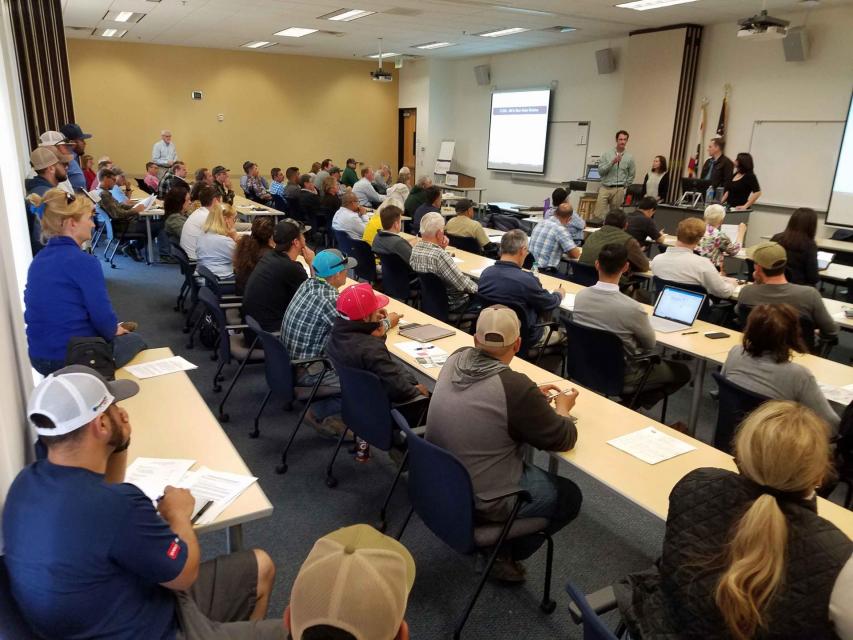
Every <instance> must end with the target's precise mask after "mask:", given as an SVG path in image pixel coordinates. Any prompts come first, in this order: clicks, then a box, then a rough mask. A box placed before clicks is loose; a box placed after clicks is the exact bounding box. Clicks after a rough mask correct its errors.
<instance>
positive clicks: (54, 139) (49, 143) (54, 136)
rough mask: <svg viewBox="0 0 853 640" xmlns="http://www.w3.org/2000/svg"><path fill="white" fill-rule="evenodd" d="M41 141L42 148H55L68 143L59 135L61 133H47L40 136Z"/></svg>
mask: <svg viewBox="0 0 853 640" xmlns="http://www.w3.org/2000/svg"><path fill="white" fill-rule="evenodd" d="M39 140H40V141H41V142H40V144H39V146H40V147H55V146H56V145H58V144H65V143H66V142H68V141H67V140H66V139H65V136H64V135H62V134H61V133H59V131H45V132H44V133H43V134H41V135H40V136H39Z"/></svg>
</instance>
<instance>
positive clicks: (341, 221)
mask: <svg viewBox="0 0 853 640" xmlns="http://www.w3.org/2000/svg"><path fill="white" fill-rule="evenodd" d="M367 220H368V218H367V216H366V215H365V210H364V207H362V206H360V205H359V204H358V196H356V195H355V193H353V192H352V191H348V192H346V193H345V194H344V195H343V196H341V208H340V209H338V210H337V212H336V213H335V215H334V217H333V218H332V229H334V230H335V231H343V232H344V233H346V234H347V235H348V236H349V237H350V238H352V239H353V240H361V236H362V235H363V234H364V227H365V225H366V224H367Z"/></svg>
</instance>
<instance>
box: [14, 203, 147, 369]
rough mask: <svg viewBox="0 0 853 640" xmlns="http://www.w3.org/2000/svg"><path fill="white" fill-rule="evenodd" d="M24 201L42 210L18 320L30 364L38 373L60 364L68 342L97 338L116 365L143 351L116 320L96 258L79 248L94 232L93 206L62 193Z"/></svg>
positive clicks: (140, 342) (138, 341)
mask: <svg viewBox="0 0 853 640" xmlns="http://www.w3.org/2000/svg"><path fill="white" fill-rule="evenodd" d="M28 200H29V202H30V203H32V204H33V205H34V206H36V207H40V208H42V207H43V213H42V221H41V224H42V240H43V241H44V242H46V243H47V244H46V246H45V247H44V249H42V250H41V251H39V252H38V254H37V255H36V256H35V258H33V261H32V262H31V263H30V268H29V271H28V272H27V285H26V288H25V289H24V306H25V311H24V321H25V322H26V325H27V345H28V352H29V356H30V363H31V364H32V366H33V368H34V369H35V370H36V371H38V372H39V373H41V374H42V375H48V374H50V373H52V372H54V371H56V370H57V369H61V368H62V367H63V366H65V354H66V350H67V348H68V342H69V340H70V339H71V338H78V337H98V336H100V337H101V338H103V339H104V340H106V341H107V342H109V343H111V344H112V348H113V359H114V361H115V365H116V367H123V366H124V365H126V364H127V363H128V362H130V360H132V359H133V357H134V356H135V355H136V354H137V353H139V352H140V351H142V350H143V349H145V348H146V347H147V345H146V344H145V341H144V340H143V339H142V338H141V337H140V336H139V335H137V334H135V333H130V332H128V331H127V329H125V328H124V327H123V326H122V325H121V324H119V322H118V318H117V317H116V314H115V311H113V307H112V304H111V303H110V298H109V295H108V294H107V284H106V281H105V280H104V274H103V271H101V265H100V263H99V262H98V259H97V258H96V257H95V256H93V255H91V254H89V253H86V252H84V251H83V250H82V247H83V243H84V242H86V241H87V240H90V239H91V238H92V230H93V229H94V228H95V222H94V214H95V212H94V209H95V207H94V204H93V203H92V201H91V200H90V199H89V198H86V197H83V196H80V197H75V196H73V195H71V194H69V193H67V192H66V191H63V190H62V189H50V190H48V191H46V192H45V194H44V196H42V197H39V196H37V195H35V194H33V195H30V196H29V198H28Z"/></svg>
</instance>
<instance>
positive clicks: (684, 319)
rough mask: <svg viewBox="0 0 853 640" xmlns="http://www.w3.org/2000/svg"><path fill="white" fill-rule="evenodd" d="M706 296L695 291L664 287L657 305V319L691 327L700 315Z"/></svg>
mask: <svg viewBox="0 0 853 640" xmlns="http://www.w3.org/2000/svg"><path fill="white" fill-rule="evenodd" d="M704 300H705V296H704V295H703V294H701V293H696V292H695V291H687V290H685V289H676V288H675V287H664V289H663V292H662V293H661V294H660V296H659V297H658V301H657V304H655V313H654V315H655V317H658V318H665V319H667V320H675V321H676V322H681V323H682V324H686V325H691V324H693V321H694V320H695V319H696V316H698V315H699V310H700V309H701V308H702V302H703V301H704Z"/></svg>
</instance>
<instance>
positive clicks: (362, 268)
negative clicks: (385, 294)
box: [349, 238, 379, 284]
mask: <svg viewBox="0 0 853 640" xmlns="http://www.w3.org/2000/svg"><path fill="white" fill-rule="evenodd" d="M349 241H350V251H349V254H350V255H351V256H352V257H353V258H355V259H356V260H357V261H358V265H356V267H355V269H354V271H355V275H356V276H358V278H359V279H360V280H366V281H367V282H369V283H370V284H374V283H375V282H376V281H377V280H378V279H379V277H378V276H377V275H376V256H375V255H373V250H372V249H371V248H370V245H369V244H367V243H366V242H365V241H364V240H353V239H352V238H350V239H349Z"/></svg>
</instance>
